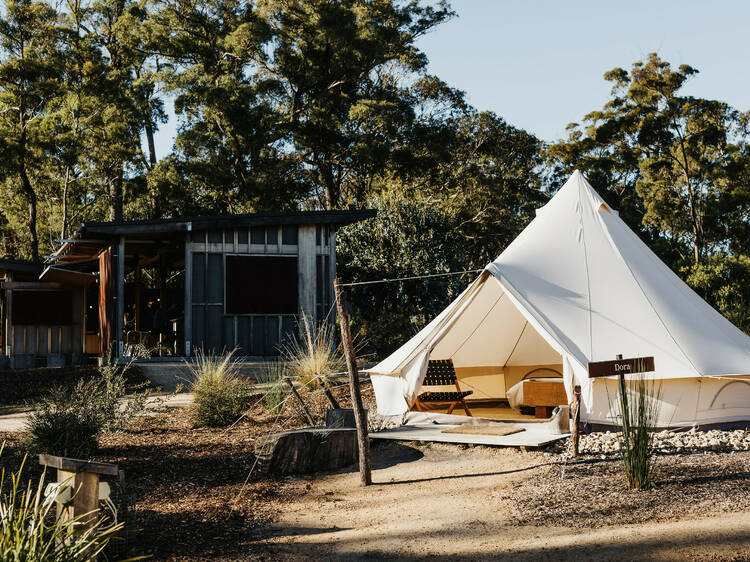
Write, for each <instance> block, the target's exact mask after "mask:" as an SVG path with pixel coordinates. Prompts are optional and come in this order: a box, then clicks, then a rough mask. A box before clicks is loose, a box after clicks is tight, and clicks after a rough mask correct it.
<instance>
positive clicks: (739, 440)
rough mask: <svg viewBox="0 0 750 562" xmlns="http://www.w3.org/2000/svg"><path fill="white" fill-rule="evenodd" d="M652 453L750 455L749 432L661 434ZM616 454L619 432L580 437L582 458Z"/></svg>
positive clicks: (563, 445)
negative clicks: (593, 455) (740, 453)
mask: <svg viewBox="0 0 750 562" xmlns="http://www.w3.org/2000/svg"><path fill="white" fill-rule="evenodd" d="M569 447H570V440H569V439H567V440H565V441H561V442H559V443H557V444H556V445H554V446H551V447H549V448H548V449H547V450H546V453H545V454H546V455H552V454H560V453H566V452H567V451H568V449H569ZM654 449H655V451H656V453H657V454H675V453H690V452H717V453H719V452H721V453H731V452H735V451H750V430H748V429H733V430H727V431H722V430H718V429H712V430H709V431H695V430H690V431H668V430H664V431H659V432H656V433H654ZM619 450H620V443H619V432H614V431H605V432H596V433H589V434H587V435H581V440H580V444H579V451H580V453H582V454H595V455H598V454H602V453H616V452H618V451H619Z"/></svg>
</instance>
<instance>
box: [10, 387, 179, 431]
mask: <svg viewBox="0 0 750 562" xmlns="http://www.w3.org/2000/svg"><path fill="white" fill-rule="evenodd" d="M124 402H125V400H123V403H124ZM192 403H193V395H192V394H191V393H189V392H182V393H179V394H166V395H163V396H158V395H157V396H151V397H149V398H148V400H147V401H146V404H147V408H149V409H150V410H151V411H152V412H153V413H159V412H163V411H164V409H172V408H185V407H187V406H189V405H190V404H192ZM28 417H29V412H28V411H27V412H16V413H13V414H6V415H4V416H0V432H7V433H18V432H21V431H23V430H24V428H25V427H26V420H27V419H28Z"/></svg>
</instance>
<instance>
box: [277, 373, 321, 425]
mask: <svg viewBox="0 0 750 562" xmlns="http://www.w3.org/2000/svg"><path fill="white" fill-rule="evenodd" d="M284 382H285V383H286V384H288V385H289V388H290V389H291V390H292V394H293V395H294V397H295V398H296V399H297V402H298V403H299V405H300V406H301V407H302V411H303V412H305V417H306V418H307V422H308V423H309V424H310V425H311V426H314V425H315V420H313V417H312V415H311V414H310V410H308V409H307V406H306V405H305V402H304V401H303V400H302V397H301V396H300V395H299V392H297V389H296V388H294V383H293V382H292V379H290V378H289V377H284Z"/></svg>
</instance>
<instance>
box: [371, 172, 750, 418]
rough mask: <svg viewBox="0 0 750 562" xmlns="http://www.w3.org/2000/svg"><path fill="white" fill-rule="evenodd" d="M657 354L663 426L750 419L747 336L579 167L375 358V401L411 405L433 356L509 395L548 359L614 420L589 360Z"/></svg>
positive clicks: (475, 385)
mask: <svg viewBox="0 0 750 562" xmlns="http://www.w3.org/2000/svg"><path fill="white" fill-rule="evenodd" d="M618 354H622V355H623V356H625V357H639V356H654V359H655V366H656V369H655V372H654V373H650V374H648V375H647V376H648V377H649V378H653V379H658V380H660V381H661V387H662V405H661V410H660V419H659V425H660V426H691V425H699V424H700V425H705V424H714V423H725V422H734V421H745V420H750V337H748V336H747V335H746V334H744V333H743V332H742V331H740V330H739V329H738V328H736V327H735V326H734V325H732V324H731V323H730V322H729V321H728V320H726V319H725V318H724V317H723V316H722V315H721V314H719V313H718V312H717V311H716V310H714V309H713V308H712V307H711V306H710V305H708V304H707V303H706V302H705V301H704V300H703V299H701V298H700V296H698V295H697V294H696V293H695V292H694V291H693V290H692V289H690V288H689V287H688V286H687V285H686V284H685V283H684V282H683V281H682V280H681V279H680V278H679V277H677V275H675V274H674V273H673V272H672V271H671V270H670V269H669V268H668V267H667V266H666V265H665V264H664V263H663V262H662V261H661V260H659V258H658V257H657V256H656V255H655V254H654V253H653V252H652V251H651V250H650V249H649V248H648V247H647V246H646V245H645V244H644V243H643V242H642V241H641V240H640V239H639V238H638V237H637V236H636V234H635V233H634V232H633V231H631V230H630V228H628V226H627V225H626V224H625V223H624V222H623V221H622V219H620V217H619V216H618V214H617V212H616V211H615V210H613V209H611V208H610V207H609V206H608V205H607V204H606V203H605V202H604V200H603V199H602V198H601V197H600V196H599V195H598V194H597V193H596V191H595V190H594V189H593V188H592V187H591V185H590V184H589V183H588V182H587V181H586V180H585V178H584V177H583V175H582V174H581V173H580V172H575V173H574V174H573V175H572V176H571V177H570V179H569V180H568V181H567V182H566V183H565V185H564V186H563V187H562V188H561V189H560V190H559V191H558V192H557V193H556V194H555V195H554V197H552V198H551V199H550V201H549V202H548V203H547V204H546V205H545V206H544V207H542V208H541V209H538V210H537V216H536V217H535V218H534V220H533V221H532V222H531V223H530V224H529V225H528V226H527V227H526V229H525V230H524V231H523V232H522V233H521V234H520V235H519V236H518V237H517V238H516V239H515V240H514V241H513V242H512V243H511V244H510V245H509V246H508V247H507V248H506V250H505V251H504V252H503V253H502V254H501V255H500V256H499V257H498V258H497V259H496V260H495V261H494V262H492V263H491V264H489V265H488V266H487V267H486V268H485V270H484V271H483V272H482V273H481V274H480V275H479V277H478V278H477V279H476V280H475V281H474V282H473V283H472V284H471V285H469V286H468V287H467V288H466V290H465V291H464V292H463V293H461V295H459V296H458V297H457V298H456V299H455V300H454V301H453V302H452V303H451V304H450V305H449V306H448V307H447V308H446V309H445V310H444V311H443V312H442V313H440V314H439V315H438V316H437V317H436V318H435V319H434V320H433V321H432V322H430V323H429V324H428V325H427V326H425V327H424V328H423V329H422V330H421V331H420V332H419V333H417V334H416V335H415V336H414V337H412V338H411V339H410V340H409V341H407V342H406V343H405V344H404V345H402V346H401V347H400V348H399V349H397V350H396V351H395V352H394V353H393V354H391V355H390V356H389V357H387V358H386V359H384V360H383V361H382V362H380V363H379V364H378V365H376V366H375V367H373V368H371V369H370V370H369V371H370V374H371V377H372V381H373V386H374V388H375V396H376V400H377V403H378V411H379V413H380V414H382V415H401V414H404V413H406V412H408V411H409V410H410V408H411V406H412V405H413V403H414V400H415V398H416V396H417V394H418V393H419V391H420V387H421V384H422V379H423V378H424V374H425V370H426V367H427V362H428V361H429V360H430V359H449V358H450V359H452V360H453V362H454V365H455V366H456V370H457V372H460V373H461V374H459V378H461V379H462V384H461V386H462V388H463V387H467V388H470V389H474V390H475V395H476V396H477V397H480V398H481V397H490V396H494V397H502V396H504V392H505V390H507V388H509V387H510V384H509V383H510V382H513V381H514V380H520V377H521V376H522V373H524V372H529V371H530V370H533V369H534V368H538V367H539V366H555V367H557V368H560V369H561V371H562V374H563V380H564V384H565V388H566V392H567V394H568V397H569V398H570V397H571V396H572V391H573V387H574V385H581V387H582V400H583V404H582V411H581V415H582V420H583V421H586V422H591V423H600V424H612V423H613V422H614V416H613V413H612V412H611V411H610V400H609V398H608V394H612V393H613V392H615V386H614V383H615V382H616V381H615V380H611V379H606V378H604V379H589V378H588V373H587V366H588V363H589V362H594V361H605V360H611V359H614V358H615V357H616V355H618Z"/></svg>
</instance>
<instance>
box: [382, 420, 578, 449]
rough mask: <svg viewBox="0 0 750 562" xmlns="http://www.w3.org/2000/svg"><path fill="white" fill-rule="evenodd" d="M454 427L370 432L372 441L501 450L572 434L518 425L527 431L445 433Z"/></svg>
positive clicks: (409, 427) (425, 426)
mask: <svg viewBox="0 0 750 562" xmlns="http://www.w3.org/2000/svg"><path fill="white" fill-rule="evenodd" d="M514 425H515V424H514ZM529 426H531V427H529ZM534 426H537V427H534ZM454 427H458V426H456V425H448V424H418V425H417V424H414V425H404V426H401V427H397V428H395V429H385V430H383V431H376V432H373V433H370V438H371V439H391V440H395V441H433V442H437V443H467V444H474V445H494V446H499V447H543V446H544V445H547V444H548V443H553V442H555V441H559V440H561V439H565V438H566V437H568V436H569V435H570V434H569V433H563V434H554V433H552V432H551V431H550V430H549V429H547V428H546V427H544V426H542V424H528V425H526V424H518V427H524V431H521V432H519V433H514V434H512V435H502V436H499V435H470V434H461V433H443V430H444V429H449V428H454Z"/></svg>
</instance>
